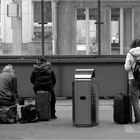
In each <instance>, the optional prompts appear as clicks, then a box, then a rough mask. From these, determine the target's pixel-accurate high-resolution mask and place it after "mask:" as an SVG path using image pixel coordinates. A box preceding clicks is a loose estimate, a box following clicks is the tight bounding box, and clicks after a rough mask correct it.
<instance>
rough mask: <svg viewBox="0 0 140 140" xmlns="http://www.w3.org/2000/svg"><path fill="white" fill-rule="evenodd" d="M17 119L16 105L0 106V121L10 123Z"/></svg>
mask: <svg viewBox="0 0 140 140" xmlns="http://www.w3.org/2000/svg"><path fill="white" fill-rule="evenodd" d="M16 121H17V107H16V105H13V106H1V107H0V123H7V124H12V123H16Z"/></svg>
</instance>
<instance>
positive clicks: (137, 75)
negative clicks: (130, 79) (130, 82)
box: [133, 60, 140, 82]
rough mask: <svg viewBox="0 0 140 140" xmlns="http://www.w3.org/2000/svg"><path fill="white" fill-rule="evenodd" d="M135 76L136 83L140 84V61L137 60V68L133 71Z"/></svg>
mask: <svg viewBox="0 0 140 140" xmlns="http://www.w3.org/2000/svg"><path fill="white" fill-rule="evenodd" d="M133 76H134V79H135V80H136V81H139V82H140V60H136V64H135V67H134V69H133Z"/></svg>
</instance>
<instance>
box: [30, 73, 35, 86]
mask: <svg viewBox="0 0 140 140" xmlns="http://www.w3.org/2000/svg"><path fill="white" fill-rule="evenodd" d="M30 81H31V83H32V84H34V83H35V72H34V71H33V72H32V73H31V77H30Z"/></svg>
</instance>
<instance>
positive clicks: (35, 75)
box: [30, 63, 56, 93]
mask: <svg viewBox="0 0 140 140" xmlns="http://www.w3.org/2000/svg"><path fill="white" fill-rule="evenodd" d="M30 81H31V83H32V84H33V89H34V91H35V93H36V91H39V90H43V91H50V92H52V91H53V88H54V86H55V83H56V77H55V74H54V71H53V70H52V69H50V67H49V66H48V65H47V63H44V64H41V65H39V66H38V65H34V70H33V72H32V74H31V78H30Z"/></svg>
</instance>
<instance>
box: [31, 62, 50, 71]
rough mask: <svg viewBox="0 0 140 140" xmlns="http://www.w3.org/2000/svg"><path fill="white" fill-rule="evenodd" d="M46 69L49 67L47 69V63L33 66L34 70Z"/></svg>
mask: <svg viewBox="0 0 140 140" xmlns="http://www.w3.org/2000/svg"><path fill="white" fill-rule="evenodd" d="M48 68H49V67H48V65H47V63H43V64H40V65H37V64H35V65H34V69H35V70H43V69H48Z"/></svg>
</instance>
